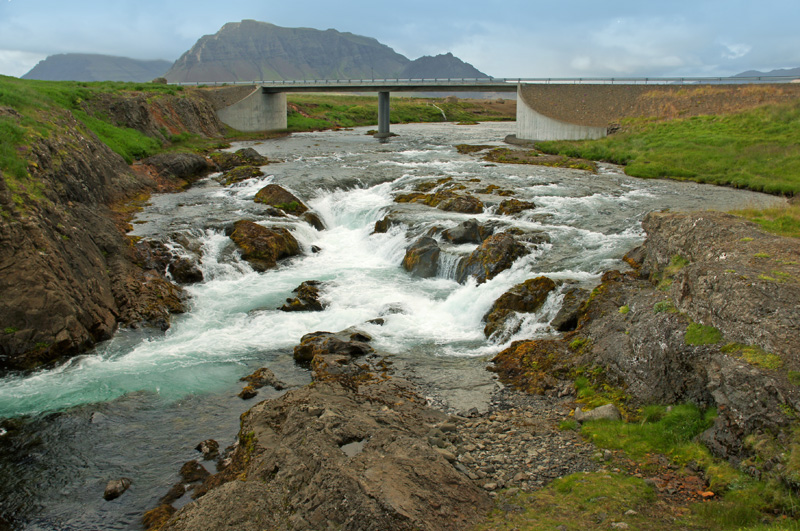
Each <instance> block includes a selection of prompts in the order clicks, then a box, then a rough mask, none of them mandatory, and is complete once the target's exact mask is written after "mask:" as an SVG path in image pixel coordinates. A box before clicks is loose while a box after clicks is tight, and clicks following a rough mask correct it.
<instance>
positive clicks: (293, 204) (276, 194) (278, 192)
mask: <svg viewBox="0 0 800 531" xmlns="http://www.w3.org/2000/svg"><path fill="white" fill-rule="evenodd" d="M254 201H255V202H256V203H263V204H265V205H269V206H272V207H275V208H278V209H280V210H283V211H284V212H286V213H288V214H293V215H295V216H299V215H301V214H304V213H306V212H308V207H307V206H306V205H305V204H304V203H303V202H302V201H300V200H299V199H298V198H297V197H295V195H294V194H293V193H291V192H290V191H288V190H287V189H285V188H284V187H282V186H280V185H277V184H268V185H267V186H265V187H264V188H262V189H261V190H259V191H258V193H257V194H256V197H255V199H254Z"/></svg>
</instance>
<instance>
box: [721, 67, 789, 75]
mask: <svg viewBox="0 0 800 531" xmlns="http://www.w3.org/2000/svg"><path fill="white" fill-rule="evenodd" d="M733 77H800V67H798V68H783V69H780V70H771V71H769V72H759V71H758V70H748V71H747V72H742V73H741V74H736V75H735V76H733Z"/></svg>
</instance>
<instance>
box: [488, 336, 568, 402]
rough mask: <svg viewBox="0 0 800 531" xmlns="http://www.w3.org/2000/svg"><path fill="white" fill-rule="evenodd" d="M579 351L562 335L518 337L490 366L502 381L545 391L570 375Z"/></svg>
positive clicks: (517, 386) (535, 392)
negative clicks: (569, 345) (553, 337)
mask: <svg viewBox="0 0 800 531" xmlns="http://www.w3.org/2000/svg"><path fill="white" fill-rule="evenodd" d="M574 358H575V354H574V353H573V352H571V351H570V350H569V348H568V346H567V343H566V342H565V341H564V340H561V339H539V340H535V341H515V342H513V343H512V344H511V346H510V347H508V348H507V349H505V350H503V351H502V352H500V353H499V354H497V356H495V357H494V359H492V363H493V365H491V366H490V367H489V370H490V371H492V372H494V373H497V375H498V376H499V377H500V381H502V382H503V383H504V384H507V385H512V386H514V387H516V388H517V389H520V390H522V391H526V392H528V393H533V394H542V393H544V392H545V391H546V390H548V389H551V388H553V387H555V386H556V384H557V381H558V380H565V379H569V378H570V376H571V370H572V368H573V359H574Z"/></svg>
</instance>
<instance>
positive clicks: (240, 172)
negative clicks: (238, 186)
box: [220, 166, 264, 186]
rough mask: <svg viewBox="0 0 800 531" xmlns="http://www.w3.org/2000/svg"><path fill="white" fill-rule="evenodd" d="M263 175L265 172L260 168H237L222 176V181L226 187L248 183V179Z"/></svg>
mask: <svg viewBox="0 0 800 531" xmlns="http://www.w3.org/2000/svg"><path fill="white" fill-rule="evenodd" d="M263 175H264V172H263V171H262V170H261V168H259V167H258V166H237V167H236V168H233V169H230V170H228V171H226V172H225V173H224V174H222V177H221V178H220V181H221V182H222V184H224V185H225V186H230V185H232V184H235V183H238V182H241V181H246V180H247V179H255V178H256V177H262V176H263Z"/></svg>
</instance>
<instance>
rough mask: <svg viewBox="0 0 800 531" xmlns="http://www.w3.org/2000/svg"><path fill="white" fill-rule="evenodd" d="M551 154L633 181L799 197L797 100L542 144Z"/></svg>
mask: <svg viewBox="0 0 800 531" xmlns="http://www.w3.org/2000/svg"><path fill="white" fill-rule="evenodd" d="M539 147H540V148H541V149H542V150H544V151H546V152H548V153H557V154H563V155H569V156H575V157H583V158H588V159H593V160H603V161H608V162H613V163H617V164H623V165H625V172H626V173H627V174H628V175H631V176H634V177H668V178H675V179H687V180H692V181H697V182H703V183H713V184H720V185H728V186H734V187H737V188H748V189H750V190H755V191H759V192H767V193H772V194H783V195H798V194H800V100H795V101H794V102H792V103H785V104H780V105H767V106H763V107H758V108H755V109H750V110H746V111H743V112H739V113H735V114H726V115H709V116H694V117H691V118H684V119H674V120H670V121H656V120H650V119H645V118H637V119H628V120H626V121H624V122H623V124H622V132H620V133H617V134H614V135H611V136H608V137H606V138H602V139H599V140H591V141H577V142H571V141H561V142H543V143H541V144H539Z"/></svg>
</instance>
